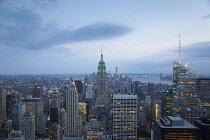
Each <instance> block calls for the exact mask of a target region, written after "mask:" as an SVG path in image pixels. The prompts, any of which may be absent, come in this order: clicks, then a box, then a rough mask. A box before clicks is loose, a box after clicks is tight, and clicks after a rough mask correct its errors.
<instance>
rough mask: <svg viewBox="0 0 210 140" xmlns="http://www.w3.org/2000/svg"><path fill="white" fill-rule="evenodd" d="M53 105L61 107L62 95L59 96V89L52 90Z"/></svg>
mask: <svg viewBox="0 0 210 140" xmlns="http://www.w3.org/2000/svg"><path fill="white" fill-rule="evenodd" d="M51 98H52V99H51V107H53V108H55V107H56V108H59V107H60V97H59V91H58V89H54V90H53V92H52V97H51Z"/></svg>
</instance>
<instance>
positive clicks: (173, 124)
mask: <svg viewBox="0 0 210 140" xmlns="http://www.w3.org/2000/svg"><path fill="white" fill-rule="evenodd" d="M154 139H155V140H171V139H174V140H188V139H191V140H199V139H200V134H199V128H198V127H196V126H194V125H192V124H191V123H189V122H187V121H186V120H184V119H182V118H180V117H161V118H160V119H155V121H154Z"/></svg>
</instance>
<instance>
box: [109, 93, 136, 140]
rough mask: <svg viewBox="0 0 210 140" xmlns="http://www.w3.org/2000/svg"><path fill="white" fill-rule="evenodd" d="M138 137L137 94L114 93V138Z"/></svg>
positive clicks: (132, 139)
mask: <svg viewBox="0 0 210 140" xmlns="http://www.w3.org/2000/svg"><path fill="white" fill-rule="evenodd" d="M123 139H129V140H136V139H137V95H128V94H120V95H117V94H116V95H113V140H123Z"/></svg>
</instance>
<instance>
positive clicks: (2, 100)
mask: <svg viewBox="0 0 210 140" xmlns="http://www.w3.org/2000/svg"><path fill="white" fill-rule="evenodd" d="M5 120H6V92H5V90H4V89H1V88H0V132H4V130H3V125H4V121H5ZM3 136H4V134H3V133H0V138H1V137H3Z"/></svg>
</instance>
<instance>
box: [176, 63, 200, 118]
mask: <svg viewBox="0 0 210 140" xmlns="http://www.w3.org/2000/svg"><path fill="white" fill-rule="evenodd" d="M197 81H198V80H197V75H196V73H195V72H191V70H190V69H189V68H187V67H185V66H183V65H181V64H179V63H177V62H174V64H173V85H174V90H173V95H174V98H173V116H175V117H179V116H181V109H182V108H185V107H189V108H193V107H196V108H199V107H200V100H199V93H198V82H197Z"/></svg>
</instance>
